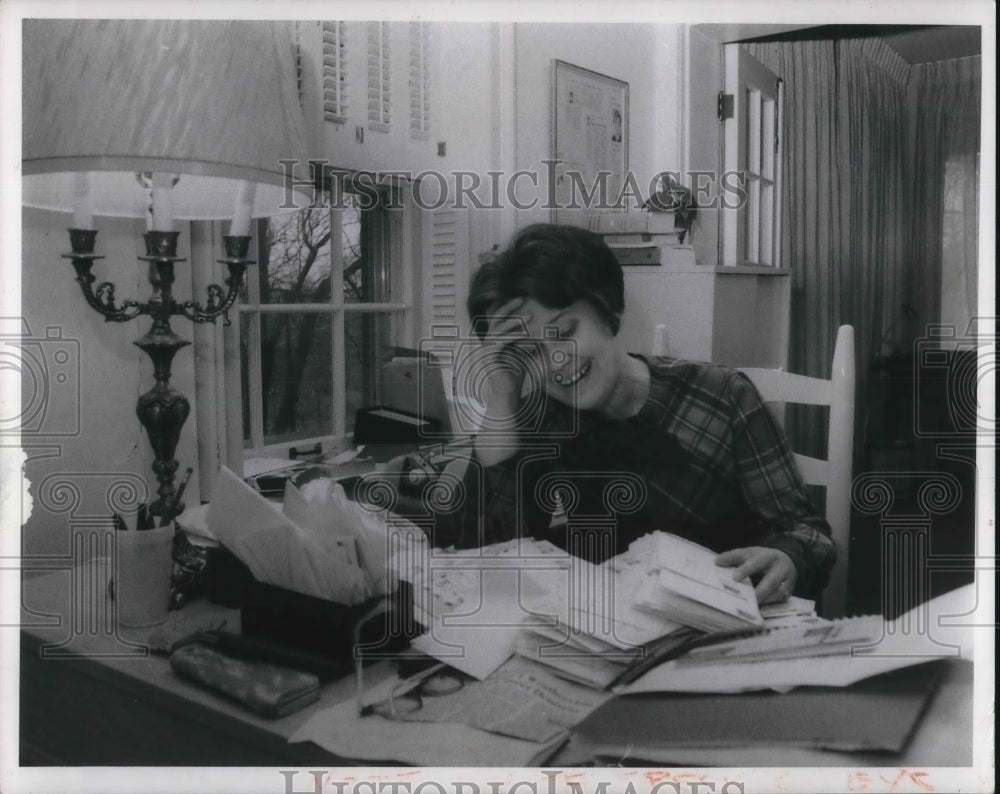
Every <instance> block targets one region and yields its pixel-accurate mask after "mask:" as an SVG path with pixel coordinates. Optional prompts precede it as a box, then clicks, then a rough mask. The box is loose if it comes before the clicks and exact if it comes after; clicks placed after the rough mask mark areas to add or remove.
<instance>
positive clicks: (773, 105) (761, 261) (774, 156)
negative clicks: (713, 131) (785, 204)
mask: <svg viewBox="0 0 1000 794" xmlns="http://www.w3.org/2000/svg"><path fill="white" fill-rule="evenodd" d="M725 85H726V88H725V96H726V98H727V100H728V101H729V102H731V103H732V115H731V116H729V117H728V118H727V117H726V116H728V115H729V114H728V113H723V114H721V115H722V116H723V119H724V124H725V129H724V132H723V136H724V142H723V149H724V153H725V156H724V165H725V168H724V170H725V172H726V173H727V174H728V173H734V172H735V173H738V174H740V175H741V182H742V186H743V190H744V191H745V197H744V198H743V200H741V201H740V202H739V206H738V207H736V208H735V209H724V210H723V212H722V224H723V226H722V264H724V265H751V266H764V267H776V266H778V264H779V258H780V257H779V254H780V221H781V204H780V190H781V148H780V143H781V142H780V137H779V134H778V130H780V129H781V121H782V119H781V113H782V84H781V81H780V80H779V79H778V77H777V76H776V75H775V74H774V72H772V71H770V70H769V69H768V68H767V67H766V66H764V65H763V64H762V63H761V62H760V61H758V60H756V59H755V58H754V57H753V56H751V55H750V53H748V52H747V51H746V50H745V49H743V48H742V47H741V46H740V45H739V44H727V45H726V46H725ZM721 104H722V103H721V102H720V105H721Z"/></svg>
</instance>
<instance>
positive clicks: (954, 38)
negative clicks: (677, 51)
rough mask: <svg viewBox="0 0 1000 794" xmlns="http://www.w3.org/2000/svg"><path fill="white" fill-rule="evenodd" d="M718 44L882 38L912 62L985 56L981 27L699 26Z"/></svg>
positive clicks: (701, 30) (906, 59) (698, 27)
mask: <svg viewBox="0 0 1000 794" xmlns="http://www.w3.org/2000/svg"><path fill="white" fill-rule="evenodd" d="M695 27H696V28H697V29H698V30H699V31H700V32H702V33H704V34H705V35H708V36H710V37H712V38H714V39H716V40H717V41H726V42H728V41H750V40H753V41H801V40H807V39H810V40H812V39H844V38H860V37H866V36H879V37H881V38H882V40H883V41H885V43H886V44H888V45H889V46H890V47H892V48H893V49H894V50H895V51H896V52H898V53H899V54H900V56H901V57H902V58H903V60H905V61H907V62H908V63H911V64H914V63H929V62H931V61H946V60H950V59H951V58H964V57H966V56H969V55H980V54H981V53H982V29H981V28H980V27H979V26H977V25H820V26H803V25H726V24H720V25H695Z"/></svg>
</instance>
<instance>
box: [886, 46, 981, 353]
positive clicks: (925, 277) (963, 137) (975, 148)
mask: <svg viewBox="0 0 1000 794" xmlns="http://www.w3.org/2000/svg"><path fill="white" fill-rule="evenodd" d="M981 72H982V58H981V57H980V56H975V57H971V58H956V59H954V60H950V61H940V62H937V63H928V64H920V65H917V66H914V67H913V70H912V73H911V78H910V83H911V89H910V97H911V102H912V107H913V109H914V114H913V115H914V128H915V132H914V153H913V165H914V173H915V177H916V184H917V186H918V189H917V190H916V191H915V193H914V216H915V220H916V224H915V226H916V228H915V239H914V242H915V245H914V250H913V267H912V268H911V269H910V271H909V272H908V274H907V277H908V283H907V287H908V291H909V292H910V294H912V295H913V300H914V305H915V306H916V307H917V310H918V312H919V317H920V320H921V323H920V325H919V327H918V328H917V329H916V333H917V334H919V335H922V334H924V333H926V326H927V325H928V324H931V323H936V322H939V321H940V319H941V318H940V289H941V266H942V254H943V238H944V235H943V221H944V209H945V207H944V202H945V166H946V164H947V163H948V162H949V161H951V164H952V167H954V168H959V169H961V170H962V171H963V172H964V173H963V175H962V179H961V182H962V186H963V192H964V196H963V200H962V202H961V206H962V207H963V209H964V217H965V234H964V238H965V240H964V247H965V266H966V267H965V283H966V287H967V296H966V298H967V300H968V301H969V303H970V307H969V308H970V314H974V313H975V308H974V301H975V285H976V276H977V269H976V263H977V258H978V250H977V249H978V229H979V227H978V207H977V204H978V200H977V199H978V195H977V192H978V191H977V189H976V188H977V184H978V179H977V169H978V162H977V160H978V153H979V151H980V115H981V92H982V77H981ZM958 331H959V333H961V332H962V331H964V329H958ZM900 341H901V342H902V343H903V344H906V345H908V344H909V343H911V342H912V339H907V338H903V339H901V340H900Z"/></svg>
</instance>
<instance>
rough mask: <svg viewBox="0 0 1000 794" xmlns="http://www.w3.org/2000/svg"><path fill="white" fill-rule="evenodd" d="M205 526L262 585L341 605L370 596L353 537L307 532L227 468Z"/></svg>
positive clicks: (222, 472) (218, 479)
mask: <svg viewBox="0 0 1000 794" xmlns="http://www.w3.org/2000/svg"><path fill="white" fill-rule="evenodd" d="M207 523H208V527H209V529H210V530H211V531H212V533H213V534H214V535H215V536H216V537H218V539H219V541H220V542H221V543H223V544H224V545H225V546H226V548H227V549H229V551H231V552H232V553H233V554H234V555H236V557H237V558H239V559H240V560H241V561H242V562H243V563H244V564H245V565H246V566H247V567H248V568H249V569H250V572H251V573H252V574H253V575H254V578H256V579H257V581H259V582H263V583H266V584H272V585H275V586H277V587H284V588H286V589H288V590H294V591H295V592H298V593H303V594H305V595H311V596H316V597H318V598H324V599H327V600H329V601H333V602H335V603H338V604H348V605H350V604H358V603H361V602H362V601H364V600H365V599H366V598H367V597H368V595H369V594H368V592H367V591H366V587H365V575H364V573H363V571H362V569H361V564H360V561H359V559H358V551H357V544H356V542H355V540H354V538H353V537H343V536H341V537H338V536H335V535H334V534H333V533H326V532H307V531H306V530H304V529H303V528H302V527H299V526H298V525H297V524H296V523H295V522H293V521H292V520H291V519H289V518H288V517H287V516H286V515H285V514H284V513H283V512H282V509H281V507H280V506H279V505H277V504H275V503H274V502H271V501H269V500H268V499H265V498H264V497H263V496H261V495H260V494H259V493H258V492H257V491H255V490H254V489H253V488H251V487H250V486H248V485H247V484H246V483H245V482H243V480H242V479H241V478H240V477H238V476H237V475H236V474H234V473H233V472H232V471H231V470H229V469H228V468H226V467H225V466H223V467H221V468H220V470H219V474H218V476H217V477H216V480H215V488H214V492H213V498H212V503H211V506H210V508H209V511H208V516H207Z"/></svg>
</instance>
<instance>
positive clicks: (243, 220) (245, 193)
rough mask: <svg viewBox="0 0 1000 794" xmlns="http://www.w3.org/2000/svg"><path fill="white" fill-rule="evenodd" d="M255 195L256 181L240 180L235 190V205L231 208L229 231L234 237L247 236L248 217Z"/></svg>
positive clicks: (248, 232)
mask: <svg viewBox="0 0 1000 794" xmlns="http://www.w3.org/2000/svg"><path fill="white" fill-rule="evenodd" d="M256 195H257V183H256V182H247V181H246V180H243V181H241V182H240V187H239V190H238V191H237V192H236V205H235V207H234V208H233V223H232V226H230V227H229V233H230V234H231V235H233V236H234V237H247V236H248V235H249V234H250V218H251V216H252V215H253V202H254V198H255V197H256Z"/></svg>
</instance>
